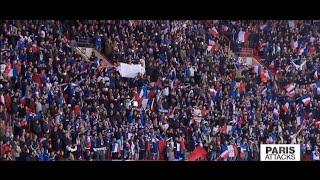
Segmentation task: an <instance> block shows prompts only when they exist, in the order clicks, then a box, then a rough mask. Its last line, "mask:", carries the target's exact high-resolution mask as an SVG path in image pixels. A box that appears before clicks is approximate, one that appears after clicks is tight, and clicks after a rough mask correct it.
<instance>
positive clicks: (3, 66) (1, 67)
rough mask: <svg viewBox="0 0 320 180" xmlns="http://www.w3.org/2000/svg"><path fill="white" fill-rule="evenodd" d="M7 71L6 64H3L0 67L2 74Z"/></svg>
mask: <svg viewBox="0 0 320 180" xmlns="http://www.w3.org/2000/svg"><path fill="white" fill-rule="evenodd" d="M5 70H6V64H1V65H0V71H1V74H2V73H3V72H4V71H5Z"/></svg>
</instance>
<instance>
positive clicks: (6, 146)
mask: <svg viewBox="0 0 320 180" xmlns="http://www.w3.org/2000/svg"><path fill="white" fill-rule="evenodd" d="M10 151H11V148H10V145H8V144H4V145H2V153H3V154H7V153H9V152H10Z"/></svg>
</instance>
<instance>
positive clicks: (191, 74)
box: [189, 67, 194, 77]
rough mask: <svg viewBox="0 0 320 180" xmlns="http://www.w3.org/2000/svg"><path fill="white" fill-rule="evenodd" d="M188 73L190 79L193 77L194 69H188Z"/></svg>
mask: <svg viewBox="0 0 320 180" xmlns="http://www.w3.org/2000/svg"><path fill="white" fill-rule="evenodd" d="M189 71H190V77H194V68H193V67H190V68H189Z"/></svg>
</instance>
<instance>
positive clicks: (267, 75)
mask: <svg viewBox="0 0 320 180" xmlns="http://www.w3.org/2000/svg"><path fill="white" fill-rule="evenodd" d="M266 77H267V79H268V80H269V79H271V77H272V73H271V71H267V73H266Z"/></svg>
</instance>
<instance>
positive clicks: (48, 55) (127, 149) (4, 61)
mask: <svg viewBox="0 0 320 180" xmlns="http://www.w3.org/2000/svg"><path fill="white" fill-rule="evenodd" d="M319 28H320V26H319V25H317V24H313V23H312V22H306V21H288V20H283V21H280V20H276V21H269V20H254V21H253V20H250V21H247V20H241V21H230V20H219V21H218V20H214V21H213V20H212V21H211V20H210V21H208V20H189V21H185V20H170V21H169V20H141V21H140V20H135V21H133V20H132V21H131V20H130V21H129V20H1V21H0V48H1V57H0V81H1V82H0V146H1V157H0V159H1V160H8V161H14V160H22V161H63V160H87V161H91V160H94V161H100V160H169V161H174V160H191V159H195V160H208V161H257V160H259V158H260V153H259V151H260V147H259V146H260V144H265V143H279V144H301V157H302V158H301V159H303V160H319V157H320V155H319V152H320V151H319V146H320V129H319V128H320V107H319V106H320V101H319V100H320V99H319V95H320V80H319V79H318V74H320V68H319V67H320V62H319V50H320V49H319V48H320V46H319V45H320V36H319V32H320V29H319ZM81 38H82V39H89V41H90V42H91V43H92V44H93V47H94V48H95V49H96V50H98V51H99V52H100V53H101V54H103V55H104V57H106V59H107V60H108V61H109V62H110V63H111V64H112V66H106V65H105V63H104V62H103V60H102V59H99V58H98V56H97V55H96V54H94V53H93V54H92V56H91V57H89V59H86V57H84V56H83V55H81V53H78V52H77V51H75V49H74V48H75V46H77V42H78V40H79V39H81ZM243 48H251V49H253V51H254V52H256V53H255V58H256V59H257V60H258V61H259V62H260V63H261V64H260V65H259V64H255V65H248V64H246V63H244V62H243V58H241V57H240V56H239V54H240V52H241V50H242V49H243ZM142 61H143V62H145V63H144V64H145V73H144V74H139V75H138V76H136V77H134V78H125V77H122V76H121V75H120V74H119V72H117V70H116V68H114V67H117V66H118V65H119V63H120V62H123V63H128V64H139V63H141V62H142ZM318 72H319V73H318ZM319 78H320V77H319ZM226 152H227V153H226Z"/></svg>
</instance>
